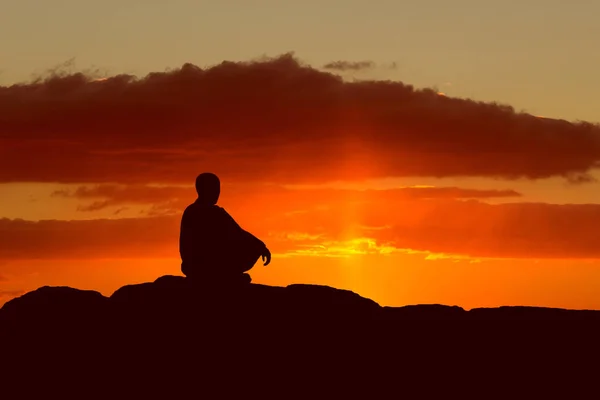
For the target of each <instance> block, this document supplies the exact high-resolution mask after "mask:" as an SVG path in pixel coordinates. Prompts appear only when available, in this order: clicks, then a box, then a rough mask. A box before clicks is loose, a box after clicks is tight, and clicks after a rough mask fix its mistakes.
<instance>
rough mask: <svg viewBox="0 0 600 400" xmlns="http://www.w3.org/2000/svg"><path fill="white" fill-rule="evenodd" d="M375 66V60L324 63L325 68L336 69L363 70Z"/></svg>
mask: <svg viewBox="0 0 600 400" xmlns="http://www.w3.org/2000/svg"><path fill="white" fill-rule="evenodd" d="M374 67H375V63H374V62H373V61H333V62H330V63H327V64H325V65H323V68H324V69H330V70H335V71H362V70H365V69H372V68H374Z"/></svg>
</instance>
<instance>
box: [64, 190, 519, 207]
mask: <svg viewBox="0 0 600 400" xmlns="http://www.w3.org/2000/svg"><path fill="white" fill-rule="evenodd" d="M225 190H226V192H227V193H226V197H225V198H226V201H227V202H228V203H229V204H230V205H233V206H234V207H243V206H244V205H250V206H251V207H252V208H255V209H260V208H261V207H262V206H266V207H267V208H268V209H269V210H270V211H271V212H274V211H275V210H279V211H282V212H290V210H292V211H293V210H299V209H305V208H306V207H312V206H315V205H319V204H321V203H323V202H326V203H327V204H329V205H333V204H336V205H343V204H348V203H354V202H365V201H370V202H377V201H379V202H385V203H383V204H386V205H387V204H393V202H395V201H406V200H417V199H485V198H507V197H508V198H509V197H519V196H520V193H518V192H516V191H514V190H508V189H506V190H487V189H464V188H457V187H405V188H397V189H388V190H347V189H346V190H342V189H311V190H306V189H304V190H290V189H286V188H284V187H280V186H273V185H254V186H247V187H242V188H238V187H237V186H235V185H234V186H229V185H225ZM54 196H64V197H72V198H77V199H80V200H82V201H84V202H85V203H83V204H82V205H81V206H80V208H79V209H80V211H96V210H100V209H103V208H107V207H115V206H127V205H132V204H149V205H152V209H153V210H154V211H155V212H161V211H162V212H165V213H167V212H172V211H175V212H180V211H182V210H183V209H184V207H185V206H187V205H188V204H189V203H190V202H191V201H193V200H194V198H195V196H196V193H195V190H194V188H193V186H192V185H189V187H187V188H185V187H177V186H158V187H157V186H148V185H110V184H102V185H94V186H80V187H79V188H77V189H76V190H73V191H64V190H61V191H57V192H55V193H54ZM248 211H249V212H250V211H251V210H248Z"/></svg>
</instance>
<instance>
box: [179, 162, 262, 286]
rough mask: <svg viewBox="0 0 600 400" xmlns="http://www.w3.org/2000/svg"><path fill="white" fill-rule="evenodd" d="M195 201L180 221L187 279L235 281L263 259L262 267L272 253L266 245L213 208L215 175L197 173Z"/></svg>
mask: <svg viewBox="0 0 600 400" xmlns="http://www.w3.org/2000/svg"><path fill="white" fill-rule="evenodd" d="M196 190H197V192H198V199H197V200H196V201H195V202H194V203H192V204H190V205H189V206H188V207H187V208H186V209H185V211H184V213H183V216H182V219H181V231H180V239H179V250H180V254H181V260H182V263H181V270H182V272H183V273H184V275H186V276H187V277H189V278H194V279H200V280H203V281H209V280H213V281H216V280H218V281H223V280H225V281H229V280H236V279H239V278H240V277H243V276H244V275H246V276H247V279H248V280H249V276H248V275H247V274H244V272H246V271H248V270H250V269H251V268H252V267H253V266H254V264H255V263H256V261H258V259H259V258H260V257H261V256H262V257H263V260H265V265H267V264H269V262H270V258H271V254H270V252H269V250H268V249H267V247H266V246H265V244H264V243H263V242H262V241H261V240H259V239H258V238H256V237H255V236H253V235H252V234H250V233H249V232H247V231H245V230H244V229H242V228H241V227H240V226H239V225H238V224H237V223H236V222H235V220H234V219H233V218H232V217H231V216H230V215H229V214H228V213H227V212H226V211H225V210H224V209H223V208H221V207H219V206H217V205H216V202H217V200H218V198H219V194H220V182H219V179H218V177H217V176H216V175H214V174H210V173H204V174H200V175H199V176H198V178H197V179H196Z"/></svg>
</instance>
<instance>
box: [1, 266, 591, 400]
mask: <svg viewBox="0 0 600 400" xmlns="http://www.w3.org/2000/svg"><path fill="white" fill-rule="evenodd" d="M598 334H600V312H599V311H588V310H583V311H576V310H560V309H546V308H539V307H500V308H488V309H483V308H480V309H475V310H471V311H465V310H464V309H462V308H460V307H456V306H454V307H449V306H444V305H435V304H434V305H413V306H405V307H381V306H380V305H378V304H377V303H376V302H374V301H372V300H370V299H366V298H364V297H361V296H359V295H358V294H356V293H353V292H350V291H346V290H339V289H334V288H331V287H326V286H317V285H290V286H288V287H272V286H266V285H259V284H249V283H245V284H234V285H229V286H228V285H223V284H221V285H216V284H209V283H208V282H205V283H201V284H200V283H197V282H191V281H189V280H188V279H186V278H183V277H179V276H163V277H160V278H158V279H157V280H155V281H154V282H149V283H142V284H135V285H127V286H124V287H122V288H120V289H119V290H117V291H115V292H114V293H113V294H112V295H111V296H110V297H104V296H102V295H101V294H100V293H98V292H94V291H84V290H77V289H72V288H65V287H42V288H40V289H38V290H35V291H33V292H30V293H27V294H25V295H23V296H21V297H19V298H16V299H13V300H11V301H9V302H8V303H6V304H5V305H4V307H3V308H2V309H0V343H2V344H3V345H5V349H4V351H3V353H2V361H3V363H4V364H3V365H5V366H10V370H9V371H10V372H12V373H13V376H16V377H17V378H24V377H25V378H27V380H28V381H35V380H37V379H40V377H46V378H52V379H53V380H54V381H55V382H57V381H60V379H63V378H64V377H67V376H68V377H69V381H70V382H79V383H82V382H85V383H86V385H87V386H86V387H88V388H90V387H94V388H98V389H102V388H105V389H110V390H111V391H112V392H111V393H115V391H120V390H122V388H124V387H129V388H131V389H132V390H134V391H135V395H136V396H137V397H139V396H142V395H143V396H154V397H155V396H156V395H157V393H156V392H155V389H154V384H155V383H157V382H165V383H167V384H168V385H170V388H171V389H170V390H175V388H178V389H183V390H184V392H185V396H186V397H187V396H189V395H192V394H194V393H200V392H202V393H204V394H210V395H211V396H209V397H214V396H212V395H214V394H215V393H219V394H220V395H223V393H224V391H227V390H229V391H230V392H232V396H233V395H235V396H238V397H239V396H240V395H247V394H248V391H249V390H250V388H253V387H254V386H255V385H256V382H258V381H260V379H263V380H266V381H267V383H266V385H267V386H269V387H281V386H283V387H285V390H288V391H289V390H293V391H296V393H297V390H299V389H300V388H310V391H309V393H308V395H311V396H312V395H314V393H317V392H315V391H317V390H318V393H321V394H323V393H324V392H322V391H321V390H322V389H323V388H326V387H329V388H336V391H335V394H334V395H335V396H338V397H339V396H340V395H341V394H349V395H352V396H358V392H356V389H355V387H356V385H359V384H362V383H364V384H367V383H368V385H369V387H370V390H369V392H368V393H367V394H366V395H365V396H361V397H373V396H374V393H375V392H374V391H375V390H376V389H382V388H386V390H388V393H390V392H389V390H392V391H398V390H399V388H402V393H404V394H407V393H408V392H407V391H408V388H409V387H411V388H413V389H414V388H417V389H418V392H419V393H421V394H423V393H430V392H431V394H432V395H433V393H435V394H436V396H439V395H440V394H443V395H445V396H446V397H453V396H454V395H461V396H463V395H464V394H465V391H464V389H465V386H464V385H463V386H460V384H458V382H461V381H462V380H463V379H464V377H467V376H468V377H469V378H468V379H469V382H471V383H470V384H469V385H470V386H471V387H472V386H473V385H474V383H473V382H481V383H482V384H483V382H485V387H486V388H487V389H486V390H490V388H496V389H494V390H495V391H496V392H497V390H498V388H501V387H516V386H517V380H516V379H515V378H514V376H515V374H524V373H527V374H529V376H530V377H533V376H535V375H540V376H542V375H543V376H546V377H547V376H549V375H548V374H550V373H556V371H558V370H560V371H561V373H562V375H561V376H562V378H563V379H564V378H565V377H566V376H567V375H568V374H569V373H571V372H573V371H574V370H576V368H575V366H577V365H583V364H581V363H585V362H592V361H593V362H595V360H596V357H597V356H598V353H599V352H598V350H599V346H598V344H597V343H598V339H597V338H598ZM566 366H568V368H566ZM19 371H20V372H19ZM508 372H510V375H507V374H508ZM3 376H4V377H6V379H5V382H9V381H11V382H12V380H9V378H8V375H3ZM509 376H512V378H510V377H509ZM476 377H477V378H476ZM507 377H508V378H507ZM17 378H15V379H17ZM446 378H447V379H446ZM546 379H548V378H546ZM15 382H16V381H15ZM441 382H446V383H445V384H442V383H441ZM518 383H519V384H520V385H522V384H523V382H521V381H518ZM526 383H527V382H526ZM457 385H458V386H460V388H457ZM21 388H23V386H21ZM215 388H216V389H215ZM544 389H547V387H538V389H537V392H536V396H537V397H539V395H540V394H541V393H551V392H552V391H549V392H548V391H546V392H544ZM199 390H200V392H199ZM213 390H217V392H214V391H213ZM234 392H235V393H234ZM119 393H121V392H119ZM311 393H312V394H311ZM481 393H482V392H481V391H476V394H477V396H475V397H478V398H480V397H481V396H482V395H481ZM111 396H112V395H111ZM165 396H166V397H173V396H174V392H169V393H168V394H166V395H165ZM317 397H319V396H317ZM408 397H411V396H408ZM463 397H464V396H463ZM484 397H485V396H484ZM534 397H535V396H534ZM571 397H572V396H571Z"/></svg>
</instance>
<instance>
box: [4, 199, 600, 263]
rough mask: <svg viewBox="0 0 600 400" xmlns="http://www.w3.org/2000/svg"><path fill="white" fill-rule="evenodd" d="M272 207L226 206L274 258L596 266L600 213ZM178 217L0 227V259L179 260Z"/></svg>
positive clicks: (379, 205)
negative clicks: (417, 255) (428, 255)
mask: <svg viewBox="0 0 600 400" xmlns="http://www.w3.org/2000/svg"><path fill="white" fill-rule="evenodd" d="M363 200H364V201H348V202H345V203H337V202H335V201H326V199H325V200H324V201H322V202H320V201H317V202H315V203H314V204H313V206H312V207H307V208H304V209H303V208H295V207H296V206H297V205H294V204H290V205H289V206H288V207H287V208H285V207H279V206H275V204H276V202H273V203H270V204H271V205H269V204H265V205H262V206H260V207H248V208H245V207H244V206H237V207H235V208H227V209H228V210H229V211H230V212H231V214H232V215H233V216H234V217H235V218H236V219H237V220H238V221H239V222H240V224H241V225H242V226H243V227H245V228H246V229H248V230H250V231H251V232H253V233H255V234H256V235H258V236H259V237H261V238H263V239H264V240H265V241H266V242H267V244H268V245H269V247H270V248H271V250H272V251H273V252H275V253H277V254H301V253H302V252H303V251H304V252H305V253H306V252H307V251H308V252H311V251H313V252H314V249H316V248H318V249H321V250H319V251H320V253H319V254H321V255H327V254H348V252H350V253H352V248H355V249H359V250H360V249H362V250H360V251H377V252H383V253H385V252H388V253H389V252H393V251H422V252H432V253H437V254H446V255H461V256H470V257H491V258H535V259H544V258H545V259H550V258H556V259H599V258H600V236H599V235H597V234H596V233H597V226H598V224H599V223H600V205H598V204H589V205H585V204H577V205H575V204H574V205H569V204H565V205H560V204H544V203H504V204H487V203H484V202H481V201H478V200H453V199H430V200H414V199H406V200H393V201H381V199H378V198H377V196H374V197H373V198H368V197H367V198H363ZM179 218H180V215H179V214H177V215H170V216H161V217H150V218H130V219H115V220H84V221H39V222H32V221H23V220H8V219H3V220H0V242H2V243H3V246H2V247H0V259H36V258H40V259H41V258H44V259H51V258H55V259H65V258H140V257H146V258H147V257H178V256H179V254H178V248H177V245H178V235H179V222H180V221H179Z"/></svg>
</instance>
